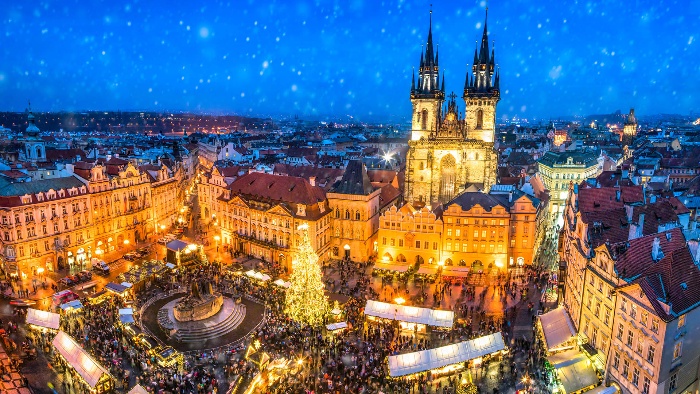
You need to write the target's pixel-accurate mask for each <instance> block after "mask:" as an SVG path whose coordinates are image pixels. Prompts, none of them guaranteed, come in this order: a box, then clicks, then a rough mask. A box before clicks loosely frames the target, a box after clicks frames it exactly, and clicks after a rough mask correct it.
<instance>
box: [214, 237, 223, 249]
mask: <svg viewBox="0 0 700 394" xmlns="http://www.w3.org/2000/svg"><path fill="white" fill-rule="evenodd" d="M220 240H221V237H219V236H218V235H215V236H214V241H216V253H219V241H220Z"/></svg>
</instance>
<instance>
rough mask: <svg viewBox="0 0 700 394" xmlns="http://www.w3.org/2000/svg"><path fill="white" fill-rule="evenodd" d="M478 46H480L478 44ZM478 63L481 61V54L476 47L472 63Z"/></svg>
mask: <svg viewBox="0 0 700 394" xmlns="http://www.w3.org/2000/svg"><path fill="white" fill-rule="evenodd" d="M477 46H478V44H477ZM477 63H479V55H478V52H477V49H476V48H474V63H472V64H474V65H475V66H476V64H477Z"/></svg>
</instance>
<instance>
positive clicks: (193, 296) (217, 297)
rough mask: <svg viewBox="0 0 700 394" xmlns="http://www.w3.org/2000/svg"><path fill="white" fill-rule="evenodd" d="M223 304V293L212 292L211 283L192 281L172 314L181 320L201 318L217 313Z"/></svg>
mask: <svg viewBox="0 0 700 394" xmlns="http://www.w3.org/2000/svg"><path fill="white" fill-rule="evenodd" d="M200 286H201V290H200ZM223 304H224V297H223V295H221V293H219V292H214V291H213V290H212V287H211V283H204V282H202V283H201V284H200V283H198V282H197V281H193V282H192V286H191V287H190V292H189V294H187V296H186V297H184V298H182V299H181V300H180V301H178V303H177V304H176V305H175V308H174V309H173V316H174V317H175V319H177V321H181V322H183V321H196V320H203V319H206V318H208V317H211V316H213V315H215V314H217V313H218V312H219V310H221V306H222V305H223Z"/></svg>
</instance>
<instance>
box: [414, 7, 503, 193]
mask: <svg viewBox="0 0 700 394" xmlns="http://www.w3.org/2000/svg"><path fill="white" fill-rule="evenodd" d="M439 72H440V67H439V57H438V53H437V52H435V51H434V50H433V36H432V13H431V26H430V29H429V30H428V41H427V45H426V49H425V53H421V60H420V65H419V72H418V81H417V83H416V80H415V76H414V78H413V81H412V83H411V103H412V106H413V115H412V126H411V128H412V131H411V140H410V141H409V143H408V145H409V150H408V154H407V159H406V160H407V165H406V185H405V190H404V197H405V198H404V199H405V201H407V202H410V203H412V204H414V206H422V205H429V206H437V205H438V204H440V203H446V202H447V201H449V200H451V199H452V198H453V197H454V196H456V195H458V194H459V193H460V192H462V191H463V190H465V189H466V188H467V186H468V185H469V184H474V185H477V186H478V187H479V188H480V189H482V190H486V191H488V190H489V188H490V187H491V185H493V184H495V183H496V167H497V164H498V163H497V161H498V156H497V154H496V152H495V151H494V135H495V126H496V104H497V103H498V101H499V100H500V88H499V76H498V72H497V71H496V66H495V55H494V52H493V49H491V52H490V53H489V44H488V30H487V27H486V23H484V31H483V37H482V40H481V46H480V48H478V50H475V53H474V61H473V65H472V69H471V70H470V72H468V73H467V78H466V81H465V83H464V93H463V96H462V98H463V99H464V102H465V105H466V110H465V117H464V118H461V116H460V115H459V112H458V110H457V103H456V95H454V93H453V94H451V95H450V99H449V101H448V105H447V108H443V104H444V101H445V80H444V76H443V79H442V82H441V83H440V81H439Z"/></svg>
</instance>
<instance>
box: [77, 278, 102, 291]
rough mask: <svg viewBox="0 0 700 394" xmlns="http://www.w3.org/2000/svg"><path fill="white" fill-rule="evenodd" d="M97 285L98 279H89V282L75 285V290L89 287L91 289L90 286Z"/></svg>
mask: <svg viewBox="0 0 700 394" xmlns="http://www.w3.org/2000/svg"><path fill="white" fill-rule="evenodd" d="M95 286H97V281H96V280H91V281H89V282H86V283H83V284H82V285H80V286H76V287H75V290H87V289H89V288H91V287H95Z"/></svg>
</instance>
